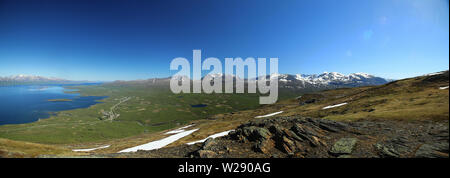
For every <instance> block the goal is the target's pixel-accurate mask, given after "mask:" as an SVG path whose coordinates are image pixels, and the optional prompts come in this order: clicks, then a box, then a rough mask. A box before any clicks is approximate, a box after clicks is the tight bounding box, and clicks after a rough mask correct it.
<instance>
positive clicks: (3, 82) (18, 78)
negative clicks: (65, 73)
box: [0, 74, 95, 86]
mask: <svg viewBox="0 0 450 178" xmlns="http://www.w3.org/2000/svg"><path fill="white" fill-rule="evenodd" d="M80 83H95V82H90V81H71V80H66V79H60V78H55V77H43V76H36V75H25V74H20V75H11V76H6V77H1V76H0V86H9V85H29V84H80Z"/></svg>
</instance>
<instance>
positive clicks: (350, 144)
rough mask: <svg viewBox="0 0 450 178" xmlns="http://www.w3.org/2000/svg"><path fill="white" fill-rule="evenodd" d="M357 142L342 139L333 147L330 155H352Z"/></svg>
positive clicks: (350, 139)
mask: <svg viewBox="0 0 450 178" xmlns="http://www.w3.org/2000/svg"><path fill="white" fill-rule="evenodd" d="M357 141H358V139H356V138H341V139H339V140H338V141H337V142H336V143H334V145H333V146H332V147H331V150H330V153H332V154H336V155H342V154H350V153H352V151H353V148H354V147H355V145H356V142H357Z"/></svg>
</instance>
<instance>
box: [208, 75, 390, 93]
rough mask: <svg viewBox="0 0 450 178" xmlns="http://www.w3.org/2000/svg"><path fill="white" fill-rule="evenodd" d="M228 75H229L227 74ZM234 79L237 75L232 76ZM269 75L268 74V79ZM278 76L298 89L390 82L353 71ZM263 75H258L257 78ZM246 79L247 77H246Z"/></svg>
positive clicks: (285, 85) (283, 83)
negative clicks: (346, 73) (347, 73)
mask: <svg viewBox="0 0 450 178" xmlns="http://www.w3.org/2000/svg"><path fill="white" fill-rule="evenodd" d="M208 75H209V76H210V77H211V78H217V77H222V79H223V80H224V78H225V75H223V74H208ZM227 76H228V75H227ZM232 77H233V78H234V79H235V78H236V76H234V75H233V76H232ZM268 77H269V76H266V78H267V79H268ZM275 77H278V85H279V87H282V88H297V89H304V88H306V89H308V88H315V89H331V88H340V87H357V86H367V85H381V84H385V83H388V82H390V81H391V80H387V79H384V78H381V77H376V76H373V75H370V74H366V73H352V74H349V75H344V74H341V73H338V72H324V73H322V74H312V75H306V74H295V75H292V74H271V75H270V78H271V79H273V78H275ZM261 78H262V77H257V78H256V80H259V79H261ZM245 80H246V79H245Z"/></svg>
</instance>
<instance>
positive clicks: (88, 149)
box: [72, 145, 111, 152]
mask: <svg viewBox="0 0 450 178" xmlns="http://www.w3.org/2000/svg"><path fill="white" fill-rule="evenodd" d="M109 146H111V145H105V146H101V147H97V148H86V149H73V150H72V151H77V152H78V151H83V152H87V151H94V150H98V149H103V148H108V147H109Z"/></svg>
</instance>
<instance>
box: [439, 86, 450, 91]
mask: <svg viewBox="0 0 450 178" xmlns="http://www.w3.org/2000/svg"><path fill="white" fill-rule="evenodd" d="M439 89H440V90H445V89H448V86H446V87H439Z"/></svg>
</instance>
